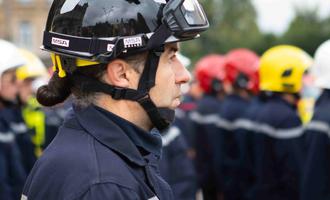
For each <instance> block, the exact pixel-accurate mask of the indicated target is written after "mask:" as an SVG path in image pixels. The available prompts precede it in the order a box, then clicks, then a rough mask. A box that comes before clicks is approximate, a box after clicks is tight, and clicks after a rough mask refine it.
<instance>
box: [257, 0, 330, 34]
mask: <svg viewBox="0 0 330 200" xmlns="http://www.w3.org/2000/svg"><path fill="white" fill-rule="evenodd" d="M252 2H253V4H254V5H255V7H256V10H257V13H258V24H259V26H260V28H261V30H262V31H265V32H273V33H277V34H280V33H283V32H284V31H285V30H286V28H287V27H288V25H289V23H290V21H291V20H292V19H293V17H294V8H295V7H297V6H298V7H300V6H302V7H303V8H304V7H315V6H318V7H319V15H320V16H321V17H324V16H327V15H329V14H330V0H252Z"/></svg>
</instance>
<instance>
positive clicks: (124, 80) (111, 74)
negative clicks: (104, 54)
mask: <svg viewBox="0 0 330 200" xmlns="http://www.w3.org/2000/svg"><path fill="white" fill-rule="evenodd" d="M137 76H138V75H137V73H136V72H135V70H133V68H132V67H131V66H130V65H129V64H128V63H127V62H126V61H124V60H121V59H116V60H113V61H112V62H110V63H109V64H108V66H107V70H106V73H105V77H104V79H105V81H106V82H108V83H109V84H111V85H114V86H118V87H124V88H135V84H136V79H137Z"/></svg>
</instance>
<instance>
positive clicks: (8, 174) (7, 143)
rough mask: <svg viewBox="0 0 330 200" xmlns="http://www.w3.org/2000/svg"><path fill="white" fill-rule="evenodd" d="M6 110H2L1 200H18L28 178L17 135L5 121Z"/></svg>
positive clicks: (0, 128)
mask: <svg viewBox="0 0 330 200" xmlns="http://www.w3.org/2000/svg"><path fill="white" fill-rule="evenodd" d="M4 109H5V108H2V109H1V110H0V200H17V199H19V197H20V194H21V192H22V189H23V185H24V181H25V178H26V173H25V169H24V166H23V163H22V159H21V154H20V151H19V148H18V146H17V144H16V141H15V134H14V133H13V132H12V131H11V129H10V127H9V124H8V123H7V121H6V120H5V118H6V115H5V113H6V112H3V111H4Z"/></svg>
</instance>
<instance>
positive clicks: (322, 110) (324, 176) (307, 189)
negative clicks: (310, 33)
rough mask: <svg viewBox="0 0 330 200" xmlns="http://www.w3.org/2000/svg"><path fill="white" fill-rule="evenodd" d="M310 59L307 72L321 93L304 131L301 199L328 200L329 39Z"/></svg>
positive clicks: (329, 171) (329, 169)
mask: <svg viewBox="0 0 330 200" xmlns="http://www.w3.org/2000/svg"><path fill="white" fill-rule="evenodd" d="M314 59H315V60H314V64H313V66H312V68H311V73H312V75H313V76H314V80H315V86H317V87H319V88H320V89H321V90H322V92H321V95H320V96H319V97H318V99H317V101H316V103H315V107H314V115H313V117H312V120H311V121H310V123H309V124H308V125H307V127H306V129H305V132H304V134H305V137H306V143H307V145H306V146H307V151H308V154H307V159H306V165H305V168H304V173H303V179H302V187H301V199H302V200H310V199H317V200H323V199H329V198H330V159H329V158H330V139H329V134H330V112H329V110H330V40H327V41H325V42H324V43H322V44H321V45H320V46H319V47H318V49H317V50H316V53H315V56H314Z"/></svg>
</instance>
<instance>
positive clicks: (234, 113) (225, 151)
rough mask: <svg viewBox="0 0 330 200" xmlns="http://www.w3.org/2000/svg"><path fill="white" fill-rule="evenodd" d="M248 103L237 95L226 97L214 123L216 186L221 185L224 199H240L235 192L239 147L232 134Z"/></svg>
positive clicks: (238, 177) (236, 187)
mask: <svg viewBox="0 0 330 200" xmlns="http://www.w3.org/2000/svg"><path fill="white" fill-rule="evenodd" d="M248 107H249V101H248V100H247V99H244V98H242V97H240V96H239V95H235V94H233V95H228V96H227V97H225V99H224V100H223V102H222V105H221V111H220V114H219V116H220V118H219V121H218V122H217V123H216V125H217V127H218V134H216V135H214V138H213V139H212V141H214V142H213V145H214V149H215V152H214V153H215V163H214V164H215V172H216V177H217V184H219V185H223V190H224V197H225V199H241V197H240V195H241V194H239V193H238V192H237V191H238V190H237V189H238V184H239V181H240V178H241V177H240V176H239V174H238V169H239V164H240V163H239V150H240V149H239V145H238V141H237V139H236V138H235V134H234V132H233V131H234V128H235V127H234V122H235V120H236V119H238V118H239V117H240V116H242V115H243V114H244V111H245V110H246V109H247V108H248Z"/></svg>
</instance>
